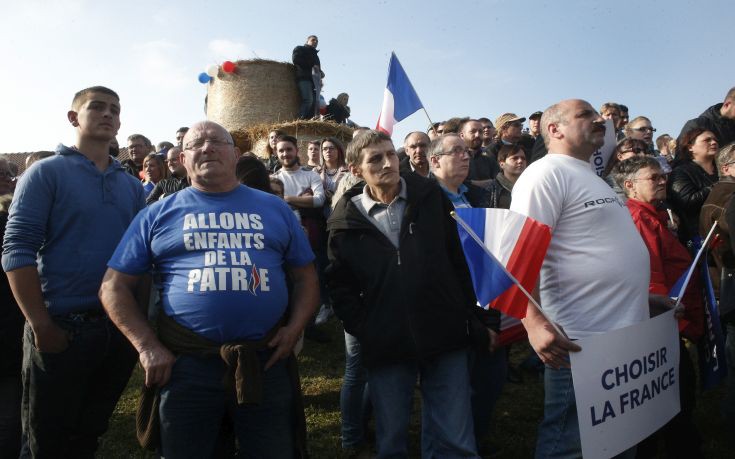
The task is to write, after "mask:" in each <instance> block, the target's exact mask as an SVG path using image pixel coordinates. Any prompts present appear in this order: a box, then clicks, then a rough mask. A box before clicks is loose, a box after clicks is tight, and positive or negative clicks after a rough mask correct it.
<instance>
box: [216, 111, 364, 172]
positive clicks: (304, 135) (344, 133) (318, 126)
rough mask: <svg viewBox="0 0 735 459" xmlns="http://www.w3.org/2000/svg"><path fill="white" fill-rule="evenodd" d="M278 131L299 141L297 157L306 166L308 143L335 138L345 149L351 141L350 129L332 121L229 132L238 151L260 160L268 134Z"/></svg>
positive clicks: (265, 154)
mask: <svg viewBox="0 0 735 459" xmlns="http://www.w3.org/2000/svg"><path fill="white" fill-rule="evenodd" d="M274 129H279V130H281V131H283V132H285V133H286V134H288V135H292V136H294V137H296V138H297V139H298V141H299V145H298V146H299V157H300V158H301V164H306V159H307V158H306V151H307V147H308V146H309V141H312V140H320V139H322V138H324V137H336V138H338V139H339V140H341V141H342V143H344V145H345V147H346V146H347V144H348V143H349V141H350V140H352V131H353V129H352V128H351V127H348V126H347V125H345V124H337V123H334V122H332V121H310V120H297V121H291V122H288V123H281V124H265V123H264V124H259V125H255V126H251V127H242V128H240V129H235V130H233V131H230V133H231V134H232V138H233V139H234V140H235V145H237V146H238V148H240V151H243V152H246V151H251V152H253V153H255V155H256V156H258V157H260V158H267V157H268V150H267V149H266V147H267V145H268V133H269V132H271V131H272V130H274Z"/></svg>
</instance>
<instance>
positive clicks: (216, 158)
mask: <svg viewBox="0 0 735 459" xmlns="http://www.w3.org/2000/svg"><path fill="white" fill-rule="evenodd" d="M183 145H184V151H183V153H182V154H181V156H180V158H181V161H182V163H183V165H184V167H185V168H186V171H187V174H188V176H189V180H190V182H191V186H190V187H189V188H187V189H185V190H182V191H179V192H178V193H176V194H174V195H173V196H171V197H169V198H166V199H164V200H161V201H158V202H156V203H154V204H152V205H151V206H149V207H147V208H146V209H144V210H143V211H141V212H140V213H139V214H138V215H137V217H136V218H135V220H134V221H133V223H132V224H131V225H130V227H129V228H128V231H127V232H126V233H125V235H124V236H123V239H122V241H121V242H120V245H119V246H118V247H117V249H116V251H115V253H114V254H113V256H112V259H111V260H110V262H109V263H108V266H109V269H108V271H107V273H106V274H105V278H104V280H103V283H102V288H101V289H100V298H101V299H102V302H103V304H104V306H105V309H106V310H107V312H108V314H109V316H110V319H111V320H112V321H113V322H114V323H115V325H117V326H118V328H120V330H121V331H122V332H123V333H124V334H125V336H126V337H127V338H128V339H129V340H130V342H131V343H132V344H133V346H134V347H135V349H136V350H137V351H138V353H139V356H140V362H141V365H142V366H143V370H144V371H145V383H146V385H147V386H149V387H158V388H160V411H159V412H160V432H161V449H162V455H164V456H166V457H210V456H212V453H213V449H214V446H215V442H216V440H217V434H218V432H219V426H220V424H221V420H222V416H223V415H224V414H225V413H226V412H230V413H232V416H233V420H234V425H235V434H236V435H237V437H238V439H239V442H240V447H241V449H242V450H243V451H247V455H250V456H253V457H293V455H294V453H295V451H296V449H297V448H298V447H299V446H300V445H297V441H296V432H295V428H294V425H295V422H294V421H295V419H294V418H295V417H297V416H296V415H298V414H300V416H301V417H302V418H303V411H300V413H299V412H297V411H295V410H294V407H295V405H294V403H296V402H297V400H298V398H297V397H298V387H299V386H298V379H297V378H298V376H297V372H296V369H295V365H296V362H295V358H294V356H293V352H292V351H293V347H294V345H295V344H296V342H297V341H298V339H299V337H300V335H301V333H302V331H303V329H304V327H305V325H306V324H307V322H308V321H309V320H310V318H311V316H312V314H313V313H314V310H315V308H316V305H317V302H318V299H319V297H318V285H317V280H316V272H315V270H314V267H313V264H312V261H313V259H314V254H313V253H312V251H311V249H310V248H309V241H308V240H307V238H306V235H305V233H304V231H303V230H302V229H301V226H300V225H299V222H298V221H297V220H296V218H295V216H294V214H293V212H292V211H291V210H290V209H289V207H288V206H287V205H286V203H285V202H283V200H281V199H279V198H278V197H276V196H274V195H271V194H267V193H263V192H261V191H258V190H255V189H252V188H248V187H246V186H244V185H240V183H239V182H238V181H237V177H236V176H235V163H236V159H237V156H236V154H235V149H234V146H233V141H232V137H230V134H228V132H227V131H226V130H225V129H224V128H223V127H221V126H220V125H218V124H216V123H212V122H201V123H197V124H195V125H194V126H192V127H191V128H190V129H189V131H188V132H187V133H186V136H185V137H184V142H183ZM153 266H155V268H156V271H157V273H158V276H157V277H159V282H160V285H159V287H160V290H161V301H162V304H163V310H162V312H163V313H162V314H159V316H158V317H159V320H158V332H157V333H156V332H154V331H153V329H152V328H151V326H150V325H149V324H148V323H147V322H146V319H145V316H144V315H143V313H142V312H141V311H140V310H139V309H138V308H137V306H136V305H135V302H134V300H133V291H134V290H135V288H136V285H137V283H138V280H139V278H140V276H141V275H143V274H145V273H147V272H148V271H150V270H151V268H152V267H153ZM287 269H288V271H289V272H290V279H291V283H292V288H291V293H292V295H291V301H290V302H289V293H288V291H289V290H288V289H287V287H286V270H287ZM174 362H175V363H174ZM223 380H224V381H225V383H224V384H223ZM302 433H303V432H302Z"/></svg>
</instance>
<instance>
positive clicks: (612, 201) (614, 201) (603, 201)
mask: <svg viewBox="0 0 735 459" xmlns="http://www.w3.org/2000/svg"><path fill="white" fill-rule="evenodd" d="M605 204H617V205H619V206H620V207H625V203H623V201H621V200H620V198H618V197H617V196H616V197H614V198H610V197H606V198H598V199H592V200H590V201H585V203H584V208H585V209H586V208H588V207H595V206H604V205H605Z"/></svg>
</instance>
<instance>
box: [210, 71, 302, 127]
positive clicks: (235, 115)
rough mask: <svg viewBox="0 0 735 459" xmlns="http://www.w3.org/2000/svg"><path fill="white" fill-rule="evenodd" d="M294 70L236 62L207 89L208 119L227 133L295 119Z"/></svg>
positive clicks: (296, 102) (296, 113)
mask: <svg viewBox="0 0 735 459" xmlns="http://www.w3.org/2000/svg"><path fill="white" fill-rule="evenodd" d="M294 75H295V67H294V66H293V64H289V63H287V62H275V61H269V60H265V59H253V60H246V61H237V65H236V67H235V71H234V72H232V73H225V72H223V71H222V70H221V69H220V71H219V73H218V75H217V77H216V78H213V79H212V81H211V82H210V83H209V85H208V86H207V119H209V120H211V121H215V122H217V123H219V124H221V125H222V126H224V127H225V129H227V130H235V129H238V128H242V127H247V126H252V125H256V124H261V123H278V122H283V121H290V120H293V119H296V117H297V116H298V112H299V102H300V98H299V92H298V89H297V88H296V81H295V76H294Z"/></svg>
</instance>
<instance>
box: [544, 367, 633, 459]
mask: <svg viewBox="0 0 735 459" xmlns="http://www.w3.org/2000/svg"><path fill="white" fill-rule="evenodd" d="M544 393H545V396H544V419H543V421H541V425H540V426H539V429H538V434H537V436H536V456H535V457H536V458H559V459H561V458H564V459H571V458H581V457H582V440H581V439H580V437H579V421H578V420H577V402H576V399H575V397H574V385H573V384H572V370H570V369H568V368H560V369H558V370H554V369H553V368H550V367H546V370H545V371H544ZM635 452H636V448H635V446H633V447H632V448H630V449H628V450H626V451H623V452H622V453H620V454H618V455H617V456H615V457H616V458H631V459H632V458H634V457H635Z"/></svg>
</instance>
